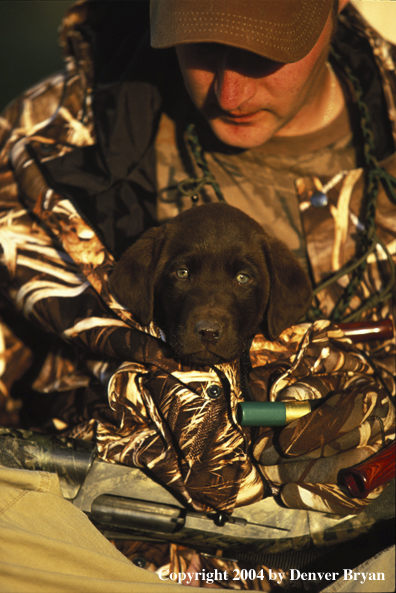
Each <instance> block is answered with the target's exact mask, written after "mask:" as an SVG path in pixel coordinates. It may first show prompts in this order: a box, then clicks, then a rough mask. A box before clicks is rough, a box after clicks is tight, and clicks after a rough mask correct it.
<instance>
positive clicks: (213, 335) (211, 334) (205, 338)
mask: <svg viewBox="0 0 396 593" xmlns="http://www.w3.org/2000/svg"><path fill="white" fill-rule="evenodd" d="M194 331H195V333H196V334H197V336H198V338H199V339H200V340H201V342H202V343H203V344H216V342H217V341H218V340H219V339H220V336H221V334H222V333H223V328H222V327H221V325H220V323H218V322H217V321H198V323H197V324H196V326H195V327H194Z"/></svg>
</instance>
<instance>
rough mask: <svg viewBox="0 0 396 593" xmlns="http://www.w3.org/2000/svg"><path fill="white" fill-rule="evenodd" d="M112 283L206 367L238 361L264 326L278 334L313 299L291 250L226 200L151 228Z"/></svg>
mask: <svg viewBox="0 0 396 593" xmlns="http://www.w3.org/2000/svg"><path fill="white" fill-rule="evenodd" d="M111 285H112V287H113V290H114V292H115V294H116V295H117V297H118V299H119V300H120V301H121V303H123V304H124V305H125V306H127V307H128V308H129V309H130V310H131V311H132V313H133V314H134V316H135V317H136V319H137V320H138V321H139V323H141V324H142V325H148V324H149V323H150V321H152V320H153V319H154V320H155V321H156V322H157V324H158V325H159V326H160V327H161V329H162V330H163V331H164V332H165V335H166V337H167V340H168V341H169V343H170V345H171V347H172V348H173V350H174V352H175V354H176V355H177V356H179V357H181V358H183V359H185V360H186V361H188V362H190V363H196V364H204V365H205V364H209V365H210V364H215V363H220V362H224V361H230V360H234V359H236V358H237V357H239V356H240V355H241V353H242V352H243V350H244V349H245V347H246V345H247V343H248V340H249V338H250V337H251V336H252V335H254V333H255V332H257V331H258V330H260V329H261V331H263V333H264V334H265V335H266V337H267V338H269V339H271V340H273V339H275V338H277V337H278V336H279V334H280V333H281V332H282V331H283V330H284V329H286V327H288V326H289V325H291V324H293V323H296V322H298V321H299V320H300V319H301V317H302V316H303V315H304V313H305V312H306V310H307V308H308V306H309V303H310V300H311V288H310V283H309V280H308V277H307V275H306V274H305V272H304V270H303V269H302V268H301V266H300V264H299V263H298V262H297V260H296V258H295V257H294V256H293V254H292V253H291V252H290V251H289V249H288V248H287V247H286V246H285V245H284V244H283V243H282V242H281V241H278V240H277V239H274V238H271V237H269V236H268V235H267V234H266V233H265V231H264V230H263V229H262V227H261V226H260V225H259V224H258V223H257V222H256V221H254V220H253V219H251V218H250V217H249V216H247V215H246V214H244V213H243V212H241V211H240V210H238V209H236V208H233V207H231V206H229V205H227V204H224V203H215V204H206V205H204V206H199V207H196V208H192V209H190V210H187V211H185V212H183V213H182V214H180V215H179V216H177V217H175V218H174V219H173V220H171V221H170V222H169V223H167V224H166V225H164V226H161V227H155V228H152V229H149V230H148V231H147V232H146V233H144V235H143V236H142V237H141V238H140V239H139V240H138V241H137V242H136V243H135V244H134V245H132V246H131V247H130V248H129V249H127V251H126V252H125V253H124V254H123V256H122V257H121V259H120V261H119V262H118V263H117V265H116V268H115V271H114V272H113V274H112V276H111Z"/></svg>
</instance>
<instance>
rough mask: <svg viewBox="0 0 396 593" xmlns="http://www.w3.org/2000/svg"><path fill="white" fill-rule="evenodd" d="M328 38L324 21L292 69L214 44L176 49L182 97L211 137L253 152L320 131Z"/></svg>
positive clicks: (328, 27) (329, 28) (328, 24)
mask: <svg viewBox="0 0 396 593" xmlns="http://www.w3.org/2000/svg"><path fill="white" fill-rule="evenodd" d="M331 33H332V19H331V15H330V16H329V18H328V20H327V22H326V25H325V27H324V29H323V31H322V34H321V35H320V37H319V39H318V41H317V42H316V45H315V46H314V47H313V49H312V50H311V51H310V52H309V54H308V55H307V56H305V58H303V59H302V60H300V61H299V62H295V63H292V64H284V63H280V62H274V61H271V60H268V59H266V58H263V57H261V56H259V55H257V54H254V53H251V52H248V51H246V50H242V49H239V48H234V47H231V46H227V45H222V44H217V43H191V44H182V45H178V46H176V52H177V56H178V60H179V64H180V68H181V71H182V75H183V79H184V83H185V85H186V88H187V91H188V93H189V95H190V97H191V99H192V101H193V103H194V104H195V106H196V107H197V109H198V110H199V111H200V113H201V114H202V115H203V116H204V117H205V119H206V120H207V121H208V122H209V125H210V126H211V128H212V130H213V132H214V133H215V135H216V136H217V137H218V138H219V139H220V140H221V141H222V142H224V143H225V144H228V145H230V146H235V147H238V148H254V147H257V146H260V145H261V144H264V143H265V142H266V141H267V140H269V139H270V138H271V137H272V136H274V135H285V136H291V135H299V134H303V133H307V131H313V130H314V129H318V128H319V127H320V125H321V121H322V119H323V110H324V108H325V104H326V101H327V100H328V92H327V86H326V85H327V78H328V70H327V68H326V60H327V57H328V51H329V45H330V39H331Z"/></svg>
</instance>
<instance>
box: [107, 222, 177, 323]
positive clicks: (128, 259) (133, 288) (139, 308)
mask: <svg viewBox="0 0 396 593" xmlns="http://www.w3.org/2000/svg"><path fill="white" fill-rule="evenodd" d="M164 228H165V227H163V226H162V227H153V228H151V229H149V230H148V231H146V232H145V233H144V235H142V236H141V238H140V239H138V240H137V241H136V243H134V244H133V245H132V246H131V247H129V248H128V249H127V250H126V251H125V253H124V254H123V255H122V256H121V258H120V260H119V261H118V262H117V264H116V266H115V269H114V271H113V273H112V274H111V276H110V285H111V287H112V289H113V292H114V294H115V295H116V296H117V298H118V300H119V301H120V302H121V303H122V304H123V305H125V306H126V307H128V309H129V310H130V311H131V312H132V313H133V315H134V316H135V317H136V320H137V321H138V322H139V323H140V324H141V325H148V324H149V323H150V321H152V319H153V311H154V289H155V282H156V278H157V265H158V261H159V257H160V255H161V251H162V246H163V242H164V237H165V233H164Z"/></svg>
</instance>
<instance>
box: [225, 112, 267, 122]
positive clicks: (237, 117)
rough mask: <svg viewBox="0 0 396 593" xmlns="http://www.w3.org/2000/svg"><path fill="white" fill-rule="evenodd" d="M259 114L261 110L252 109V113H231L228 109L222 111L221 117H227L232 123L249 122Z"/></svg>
mask: <svg viewBox="0 0 396 593" xmlns="http://www.w3.org/2000/svg"><path fill="white" fill-rule="evenodd" d="M260 114H261V110H258V111H253V112H252V113H242V114H239V113H232V112H230V111H223V112H222V115H221V117H222V119H227V120H229V121H232V122H234V123H249V122H251V121H254V120H256V119H257V118H258V117H260Z"/></svg>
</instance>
